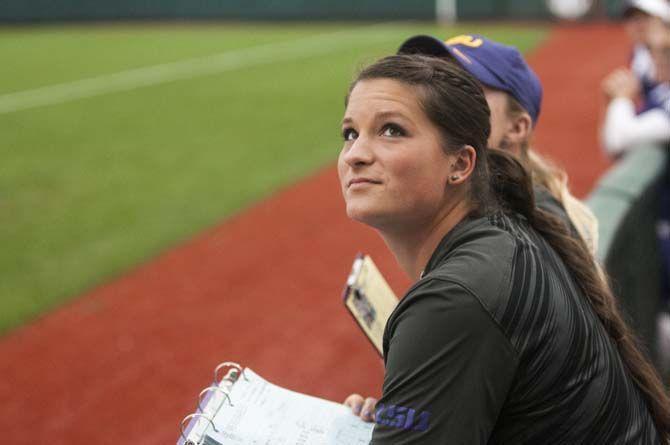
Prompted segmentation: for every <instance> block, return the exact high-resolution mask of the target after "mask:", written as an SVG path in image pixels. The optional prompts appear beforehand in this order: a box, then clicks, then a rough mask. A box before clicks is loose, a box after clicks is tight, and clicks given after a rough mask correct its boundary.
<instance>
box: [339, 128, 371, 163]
mask: <svg viewBox="0 0 670 445" xmlns="http://www.w3.org/2000/svg"><path fill="white" fill-rule="evenodd" d="M373 160H374V152H373V150H372V146H371V145H370V141H369V140H366V138H364V137H362V136H359V137H358V138H357V139H356V140H355V141H354V142H353V143H352V144H351V145H350V146H349V148H348V149H347V151H346V152H345V153H344V161H345V162H346V163H347V164H349V165H350V166H352V167H354V166H361V165H367V164H371V163H372V161H373Z"/></svg>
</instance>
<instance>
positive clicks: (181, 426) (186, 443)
mask: <svg viewBox="0 0 670 445" xmlns="http://www.w3.org/2000/svg"><path fill="white" fill-rule="evenodd" d="M196 417H202V418H203V419H207V420H209V423H211V424H212V428H213V429H214V431H216V432H217V433H218V432H219V430H217V429H216V425H214V421H212V419H210V418H209V417H207V416H205V415H204V414H200V413H193V414H189V415H188V416H186V417H184V418H183V419H181V423H180V424H179V429H180V430H181V433H180V434H181V437H182V438H183V439H184V442H185V445H189V444H193V442H192V441H190V440H188V437H186V436H185V435H184V422H186V421H187V420H191V419H195V418H196ZM193 445H195V444H193Z"/></svg>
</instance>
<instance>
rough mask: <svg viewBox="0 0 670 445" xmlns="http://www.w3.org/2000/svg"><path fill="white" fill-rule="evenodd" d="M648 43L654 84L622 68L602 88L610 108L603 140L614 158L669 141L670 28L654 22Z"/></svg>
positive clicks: (610, 76) (604, 82)
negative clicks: (638, 104) (646, 146)
mask: <svg viewBox="0 0 670 445" xmlns="http://www.w3.org/2000/svg"><path fill="white" fill-rule="evenodd" d="M668 8H670V6H668ZM645 41H646V48H647V50H648V53H649V56H650V59H651V62H652V66H653V72H654V80H653V82H652V81H650V80H649V79H645V80H642V81H641V80H640V79H639V78H638V77H637V76H636V75H635V73H634V72H633V71H632V70H629V69H626V68H620V69H617V70H615V71H614V72H612V73H611V74H609V75H608V76H607V77H606V78H605V79H604V81H603V84H602V88H603V92H604V93H605V96H606V100H607V108H606V111H605V116H604V122H603V125H602V130H601V140H602V145H603V147H604V149H605V151H606V153H607V154H608V155H610V156H612V157H614V158H616V157H619V156H621V155H623V154H625V153H626V152H627V151H629V150H634V149H635V148H639V147H644V146H645V145H648V144H651V143H667V142H668V141H670V28H669V27H668V25H666V24H665V23H663V22H660V21H657V22H654V23H653V24H652V25H650V26H649V27H648V28H647V34H646V38H645ZM643 93H644V94H643ZM637 103H640V106H639V107H638V106H637Z"/></svg>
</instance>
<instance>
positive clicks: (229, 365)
mask: <svg viewBox="0 0 670 445" xmlns="http://www.w3.org/2000/svg"><path fill="white" fill-rule="evenodd" d="M226 368H233V369H236V370H237V372H238V373H239V374H242V377H243V378H244V380H246V381H249V379H248V378H247V376H246V375H245V374H244V369H242V367H241V366H240V365H239V364H237V363H234V362H223V363H221V364H219V366H217V367H216V369H214V383H216V384H217V385H219V384H220V383H221V382H222V381H223V380H228V381H231V382H234V381H235V380H237V379H238V378H239V375H238V376H235V377H234V380H233V379H230V378H228V377H224V378H223V379H219V372H220V371H221V370H222V369H226Z"/></svg>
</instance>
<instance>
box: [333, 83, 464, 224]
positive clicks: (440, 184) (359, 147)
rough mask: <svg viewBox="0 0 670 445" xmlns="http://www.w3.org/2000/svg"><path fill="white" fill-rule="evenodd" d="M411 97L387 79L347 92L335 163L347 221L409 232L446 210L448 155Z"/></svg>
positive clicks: (406, 89) (411, 93)
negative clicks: (336, 161) (347, 98)
mask: <svg viewBox="0 0 670 445" xmlns="http://www.w3.org/2000/svg"><path fill="white" fill-rule="evenodd" d="M417 94H418V92H417V90H416V89H415V88H413V87H411V86H408V85H406V84H404V83H401V82H398V81H396V80H391V79H372V80H364V81H360V82H358V83H357V84H356V86H355V87H354V89H353V90H352V92H351V94H350V97H349V103H348V106H347V109H346V111H345V114H344V119H343V121H342V135H343V138H344V146H343V147H342V151H341V152H340V156H339V160H338V173H339V176H340V184H341V186H342V194H343V195H344V200H345V203H346V208H347V215H348V216H349V217H350V218H352V219H354V220H357V221H360V222H363V223H365V224H368V225H370V226H372V227H375V228H377V229H380V230H384V229H386V230H397V229H399V228H402V229H404V230H412V228H414V227H416V225H417V224H427V223H428V224H429V223H430V221H431V220H434V219H435V218H437V217H438V215H439V214H440V212H441V211H442V210H443V209H444V208H445V207H446V204H447V203H448V201H449V194H448V187H447V182H448V177H449V174H450V173H449V172H450V165H453V160H452V158H453V155H447V154H445V152H444V150H443V148H442V141H441V136H440V131H439V130H438V128H437V127H436V126H435V125H433V124H432V123H431V122H430V121H429V120H428V117H427V116H426V115H425V114H424V112H423V110H422V109H421V107H420V105H419V103H418V101H417Z"/></svg>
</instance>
